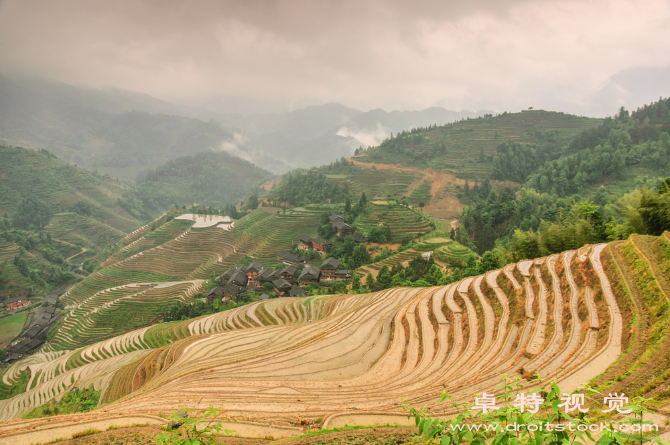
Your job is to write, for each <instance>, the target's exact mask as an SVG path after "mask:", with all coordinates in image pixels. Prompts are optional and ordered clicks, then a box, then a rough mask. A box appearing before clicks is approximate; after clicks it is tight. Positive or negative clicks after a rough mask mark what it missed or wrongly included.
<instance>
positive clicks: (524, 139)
mask: <svg viewBox="0 0 670 445" xmlns="http://www.w3.org/2000/svg"><path fill="white" fill-rule="evenodd" d="M486 116H487V117H481V118H477V119H467V120H462V121H459V122H454V123H452V124H447V125H444V126H441V127H437V126H433V127H428V128H417V129H413V130H411V131H403V132H401V133H399V134H397V135H395V136H394V137H392V138H390V139H387V140H385V141H384V142H382V144H381V145H379V146H378V147H374V148H371V149H368V150H367V151H363V152H362V153H361V154H359V155H358V156H357V157H356V158H355V159H356V160H358V161H361V162H376V163H382V164H398V163H400V164H402V165H403V166H410V165H411V166H417V167H423V168H425V167H433V168H434V169H436V170H438V169H439V170H443V171H445V172H448V173H452V174H455V175H457V176H458V177H460V178H469V179H471V180H472V179H477V178H481V177H483V176H486V175H487V174H488V173H489V169H490V168H491V162H492V158H493V155H494V154H495V153H496V148H497V147H498V145H500V144H501V143H503V142H514V143H523V144H531V145H534V146H536V147H537V149H538V150H540V151H549V152H551V151H556V150H558V149H560V147H561V146H562V145H563V144H566V143H568V142H569V141H570V140H571V139H572V137H574V136H575V135H577V134H579V133H580V132H581V131H583V130H586V129H589V128H593V127H596V126H598V125H599V124H600V123H601V122H602V119H592V118H586V117H579V116H573V115H570V114H564V113H557V112H551V111H543V110H525V111H523V112H521V113H503V114H501V115H497V116H491V115H486Z"/></svg>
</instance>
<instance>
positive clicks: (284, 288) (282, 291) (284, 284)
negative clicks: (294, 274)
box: [272, 278, 293, 297]
mask: <svg viewBox="0 0 670 445" xmlns="http://www.w3.org/2000/svg"><path fill="white" fill-rule="evenodd" d="M272 285H273V286H274V287H275V290H276V291H277V292H279V295H281V296H282V297H283V296H284V295H286V294H287V293H288V292H289V291H290V290H291V288H292V287H293V286H291V283H289V282H288V281H286V280H285V279H283V278H279V279H278V280H274V281H273V282H272Z"/></svg>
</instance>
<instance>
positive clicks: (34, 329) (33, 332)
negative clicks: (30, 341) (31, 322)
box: [22, 326, 42, 338]
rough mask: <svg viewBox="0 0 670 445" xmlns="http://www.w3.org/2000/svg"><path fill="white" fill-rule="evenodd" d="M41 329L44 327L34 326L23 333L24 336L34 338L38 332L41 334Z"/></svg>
mask: <svg viewBox="0 0 670 445" xmlns="http://www.w3.org/2000/svg"><path fill="white" fill-rule="evenodd" d="M41 330H42V328H40V327H39V326H33V327H32V328H30V329H28V330H27V331H26V332H25V333H24V334H23V335H22V337H26V338H33V337H36V336H37V334H39V333H40V331H41Z"/></svg>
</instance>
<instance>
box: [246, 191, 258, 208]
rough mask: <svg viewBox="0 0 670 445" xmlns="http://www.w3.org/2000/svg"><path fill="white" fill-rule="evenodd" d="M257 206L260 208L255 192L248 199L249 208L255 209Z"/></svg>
mask: <svg viewBox="0 0 670 445" xmlns="http://www.w3.org/2000/svg"><path fill="white" fill-rule="evenodd" d="M257 208H258V196H256V194H255V193H254V194H252V195H251V196H250V197H249V199H248V200H247V209H249V210H255V209H257Z"/></svg>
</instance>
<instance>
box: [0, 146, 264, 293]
mask: <svg viewBox="0 0 670 445" xmlns="http://www.w3.org/2000/svg"><path fill="white" fill-rule="evenodd" d="M268 177H270V174H269V173H268V172H266V171H264V170H261V169H259V168H257V167H255V166H254V165H253V164H251V163H249V162H247V161H244V160H242V159H239V158H236V157H234V156H231V155H228V154H227V153H203V154H200V155H196V156H194V157H190V156H189V157H183V158H179V159H177V160H175V161H170V162H168V163H167V164H164V165H163V166H161V167H159V168H157V169H156V170H155V171H152V172H151V173H150V174H149V175H148V176H147V178H146V179H145V180H142V181H140V182H139V183H138V184H137V185H136V186H133V185H129V184H125V183H122V182H120V181H118V180H116V179H113V178H111V177H110V176H109V175H107V174H98V173H93V172H90V171H87V170H84V169H82V168H80V167H77V166H75V165H72V164H68V163H66V162H63V161H61V160H59V159H58V158H56V157H55V156H54V155H53V154H51V153H49V152H48V151H46V150H37V151H36V150H31V149H24V148H18V147H6V146H0V216H4V218H2V219H0V234H1V238H0V265H1V266H2V267H1V269H2V270H1V271H0V294H6V295H13V294H17V293H22V292H25V291H26V290H30V292H32V293H34V294H37V295H39V294H40V293H42V292H44V291H45V290H47V289H49V288H53V287H58V286H63V285H65V284H66V283H68V282H71V281H72V280H75V279H76V278H77V277H76V275H81V274H85V273H86V272H84V271H83V270H80V269H79V268H78V266H73V265H74V264H79V263H85V266H84V267H85V268H88V269H89V270H92V268H94V267H95V266H97V264H99V263H101V262H102V261H105V260H106V259H107V256H109V254H110V253H112V252H113V251H111V252H106V253H105V249H107V248H108V247H109V246H112V245H114V244H115V243H117V242H118V241H119V240H121V239H122V238H123V237H124V236H126V235H128V234H129V233H131V232H133V231H134V230H135V229H137V228H138V227H140V226H141V225H142V224H143V223H145V222H148V221H150V220H151V219H153V218H154V217H155V216H157V215H159V214H162V213H163V212H165V211H166V210H167V209H169V208H170V207H171V206H172V204H173V203H178V204H181V205H186V204H189V205H190V204H192V203H195V202H197V203H198V204H199V205H201V206H202V205H207V206H209V207H215V208H223V207H224V206H226V205H227V206H228V207H230V205H231V204H235V203H237V202H238V201H239V200H240V199H241V198H243V197H244V196H245V195H247V194H248V193H249V191H250V190H251V187H252V186H253V185H254V184H255V183H257V182H259V181H262V180H264V179H266V178H268ZM217 212H221V210H217ZM162 222H165V221H162ZM87 260H88V261H87ZM89 263H90V264H89Z"/></svg>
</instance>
